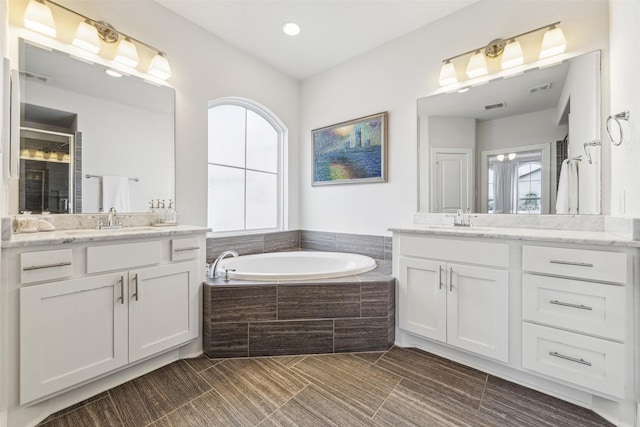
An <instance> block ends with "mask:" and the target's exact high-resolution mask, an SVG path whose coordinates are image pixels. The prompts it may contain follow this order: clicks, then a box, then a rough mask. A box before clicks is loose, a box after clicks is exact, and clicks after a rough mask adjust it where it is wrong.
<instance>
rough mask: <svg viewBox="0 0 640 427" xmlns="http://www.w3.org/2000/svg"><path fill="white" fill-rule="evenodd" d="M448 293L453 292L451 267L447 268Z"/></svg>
mask: <svg viewBox="0 0 640 427" xmlns="http://www.w3.org/2000/svg"><path fill="white" fill-rule="evenodd" d="M449 292H453V267H449Z"/></svg>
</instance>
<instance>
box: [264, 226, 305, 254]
mask: <svg viewBox="0 0 640 427" xmlns="http://www.w3.org/2000/svg"><path fill="white" fill-rule="evenodd" d="M299 248H300V231H298V230H294V231H281V232H278V233H266V234H265V235H264V251H265V252H283V251H294V250H295V251H297V250H298V249H299Z"/></svg>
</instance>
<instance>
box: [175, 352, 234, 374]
mask: <svg viewBox="0 0 640 427" xmlns="http://www.w3.org/2000/svg"><path fill="white" fill-rule="evenodd" d="M223 360H224V359H209V358H208V357H207V356H205V355H204V354H202V355H200V356H198V357H193V358H191V359H184V361H185V362H187V364H188V365H189V366H191V367H192V368H193V369H194V370H195V371H196V372H202V371H204V370H205V369H209V368H210V367H212V366H213V365H216V364H218V363H220V362H222V361H223Z"/></svg>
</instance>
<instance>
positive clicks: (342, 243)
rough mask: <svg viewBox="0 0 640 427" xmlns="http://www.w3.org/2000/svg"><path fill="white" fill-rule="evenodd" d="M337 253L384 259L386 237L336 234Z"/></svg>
mask: <svg viewBox="0 0 640 427" xmlns="http://www.w3.org/2000/svg"><path fill="white" fill-rule="evenodd" d="M336 251H338V252H348V253H352V254H361V255H366V256H370V257H371V258H373V259H384V237H383V236H372V235H368V234H346V233H337V234H336Z"/></svg>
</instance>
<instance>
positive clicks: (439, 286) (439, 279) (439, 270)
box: [438, 265, 442, 289]
mask: <svg viewBox="0 0 640 427" xmlns="http://www.w3.org/2000/svg"><path fill="white" fill-rule="evenodd" d="M438 289H442V266H441V265H439V266H438Z"/></svg>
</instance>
